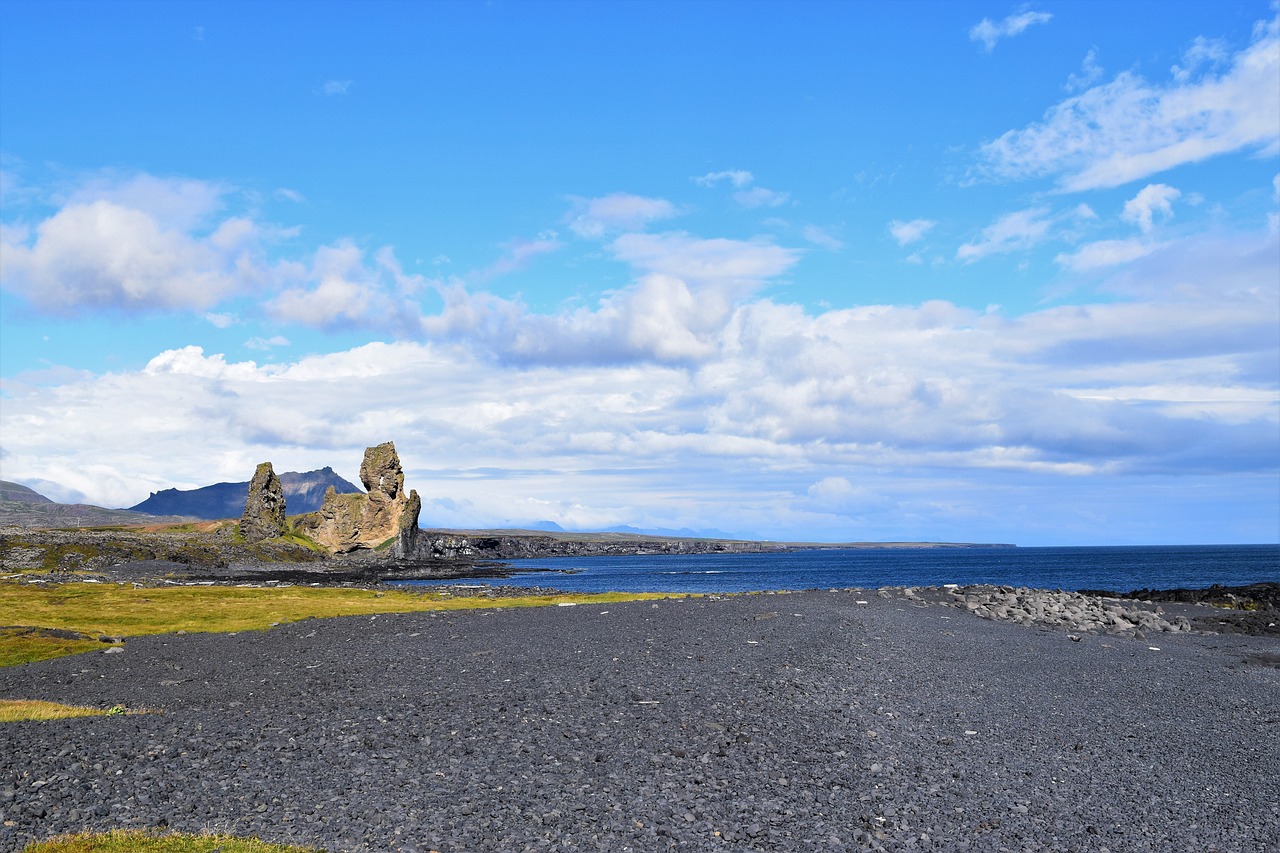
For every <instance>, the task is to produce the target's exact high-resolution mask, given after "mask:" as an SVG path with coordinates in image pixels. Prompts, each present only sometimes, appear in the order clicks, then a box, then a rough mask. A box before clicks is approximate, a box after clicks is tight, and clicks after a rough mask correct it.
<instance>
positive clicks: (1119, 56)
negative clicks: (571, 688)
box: [0, 0, 1280, 545]
mask: <svg viewBox="0 0 1280 853" xmlns="http://www.w3.org/2000/svg"><path fill="white" fill-rule="evenodd" d="M1278 20H1280V10H1278V8H1277V6H1276V5H1275V4H1273V3H1270V2H1213V3H1178V2H1161V3H1144V2H1129V3H1124V4H1099V3H1082V2H1058V3H1052V2H1046V3H1037V4H1030V5H1017V4H999V3H962V2H942V3H927V2H919V3H893V4H889V3H884V4H878V3H819V2H810V3H799V4H795V3H792V4H785V5H784V4H779V3H714V2H700V3H670V4H668V3H656V2H654V3H536V2H488V3H471V2H467V3H362V4H358V5H357V4H346V3H329V4H324V3H320V4H305V5H304V4H296V3H253V4H250V3H194V2H193V3H164V4H161V3H139V4H130V3H112V2H93V3H59V2H40V3H29V2H22V0H10V2H7V3H5V4H2V5H0V190H2V192H3V195H2V205H0V223H2V225H3V231H2V238H3V242H2V243H0V323H2V324H3V327H2V331H3V334H2V335H0V338H2V340H0V476H2V477H3V478H4V479H9V480H16V481H18V482H21V483H25V484H27V485H31V486H33V487H35V488H38V489H40V490H42V491H43V492H45V493H46V494H48V495H50V496H51V497H55V498H58V499H62V500H85V501H89V502H93V503H98V504H102V505H107V506H129V505H132V504H134V503H137V502H138V501H141V500H142V499H144V498H145V497H146V496H147V494H148V492H150V491H152V490H156V489H161V488H168V487H171V486H176V487H179V488H191V487H195V486H199V485H205V484H208V483H211V482H217V481H226V480H244V479H247V478H248V476H249V475H250V474H251V473H252V469H253V465H254V464H256V463H257V462H260V461H263V460H265V459H270V460H271V461H272V462H273V463H274V464H275V466H276V468H277V470H307V469H310V468H315V467H319V466H322V465H333V466H334V467H335V468H336V469H337V470H338V471H339V472H340V473H343V474H345V475H346V476H348V477H349V478H351V479H355V473H356V471H357V469H358V466H359V460H360V455H361V451H362V449H363V447H365V446H366V445H370V444H375V443H378V442H381V441H385V440H389V439H390V440H395V441H396V444H397V447H398V449H399V450H400V454H401V457H402V459H403V460H404V463H405V466H406V469H407V475H408V480H409V484H410V485H411V486H413V487H414V488H416V489H417V490H418V491H419V492H420V493H421V494H422V496H423V502H424V510H423V517H422V523H423V525H424V526H447V527H496V526H525V525H531V524H536V523H539V522H543V521H552V522H555V523H557V524H559V525H561V526H562V527H564V528H566V529H601V528H608V527H614V526H619V525H631V526H635V527H639V528H665V529H680V528H688V529H692V530H717V531H724V532H728V533H731V534H734V535H741V536H749V537H761V538H772V539H791V540H796V539H815V540H826V541H843V540H901V539H911V540H960V541H1002V542H1016V543H1019V544H1024V545H1037V544H1107V543H1118V544H1129V543H1135V544H1141V543H1186V542H1255V541H1271V542H1274V541H1277V540H1280V203H1278V198H1280V23H1278Z"/></svg>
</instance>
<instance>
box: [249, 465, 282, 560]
mask: <svg viewBox="0 0 1280 853" xmlns="http://www.w3.org/2000/svg"><path fill="white" fill-rule="evenodd" d="M284 530H285V500H284V486H282V485H281V483H280V478H279V477H277V476H276V472H275V471H274V470H273V469H272V467H271V463H270V462H263V463H262V464H261V465H259V466H258V469H257V470H256V471H254V472H253V479H252V480H250V481H249V496H248V498H247V500H245V504H244V513H243V514H242V515H241V516H240V535H241V536H243V537H244V538H245V541H246V542H261V541H263V540H264V539H275V538H276V537H277V536H279V535H280V534H281V533H283V532H284Z"/></svg>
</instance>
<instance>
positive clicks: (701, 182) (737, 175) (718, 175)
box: [692, 169, 755, 189]
mask: <svg viewBox="0 0 1280 853" xmlns="http://www.w3.org/2000/svg"><path fill="white" fill-rule="evenodd" d="M692 180H693V182H694V183H695V184H697V185H698V186H700V187H714V186H715V185H716V184H719V183H721V182H722V181H728V182H729V183H730V184H732V185H733V186H734V187H736V188H738V189H741V188H743V187H745V186H749V185H750V184H751V183H752V182H753V181H754V180H755V175H753V174H751V173H750V172H745V171H742V170H740V169H730V170H727V171H724V172H708V173H707V174H705V175H703V176H701V177H698V178H693V179H692Z"/></svg>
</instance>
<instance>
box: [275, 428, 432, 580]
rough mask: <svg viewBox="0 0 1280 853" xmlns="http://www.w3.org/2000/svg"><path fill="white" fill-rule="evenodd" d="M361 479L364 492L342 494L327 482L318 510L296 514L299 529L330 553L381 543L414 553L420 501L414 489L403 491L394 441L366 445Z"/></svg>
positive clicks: (395, 551)
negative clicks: (365, 492)
mask: <svg viewBox="0 0 1280 853" xmlns="http://www.w3.org/2000/svg"><path fill="white" fill-rule="evenodd" d="M360 482H362V483H363V484H364V487H365V489H366V490H367V494H355V495H343V494H338V492H337V491H336V490H335V489H334V488H333V487H330V488H329V489H328V490H327V491H326V492H325V495H324V504H323V505H322V506H321V507H320V509H319V510H317V511H316V512H313V513H309V514H307V515H303V516H299V517H298V519H297V522H296V525H297V528H298V530H299V532H301V533H305V534H306V535H307V536H310V537H311V538H312V539H313V540H315V541H316V542H318V543H319V544H321V545H323V546H324V547H325V548H327V549H329V551H330V552H331V553H335V554H347V553H350V552H352V551H358V550H362V549H373V548H382V547H388V548H390V550H391V555H392V556H396V557H403V556H408V555H411V554H413V553H414V550H415V548H416V544H417V543H416V539H417V534H418V514H419V513H420V512H421V511H422V501H421V500H420V499H419V498H418V493H417V492H416V491H409V492H408V493H406V492H405V488H404V470H403V469H402V468H401V467H400V457H399V456H398V455H397V454H396V446H395V443H394V442H390V441H388V442H387V443H386V444H379V445H378V446H377V447H370V448H368V449H367V450H365V452H364V462H363V463H362V464H361V465H360Z"/></svg>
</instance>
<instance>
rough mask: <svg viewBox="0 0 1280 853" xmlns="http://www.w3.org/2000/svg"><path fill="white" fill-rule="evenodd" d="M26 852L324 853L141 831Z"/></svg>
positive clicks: (67, 838)
mask: <svg viewBox="0 0 1280 853" xmlns="http://www.w3.org/2000/svg"><path fill="white" fill-rule="evenodd" d="M23 853H320V851H317V850H312V849H311V848H309V847H294V846H292V845H287V844H268V843H267V842H265V841H258V840H257V839H255V838H235V837H232V836H229V835H182V834H177V833H171V834H165V835H160V834H157V833H151V832H141V831H138V830H129V831H124V830H116V831H115V832H101V833H96V832H89V833H77V834H75V835H63V836H59V837H58V838H53V839H50V840H48V841H39V842H36V843H35V844H30V845H28V846H27V847H26V848H25V849H24V850H23Z"/></svg>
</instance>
